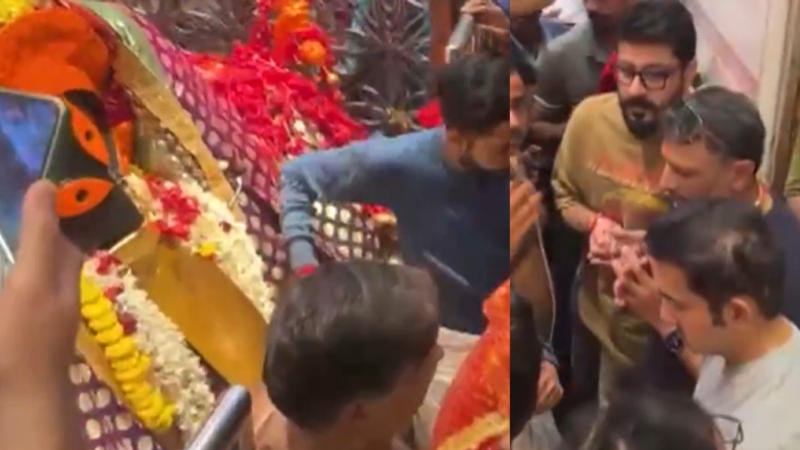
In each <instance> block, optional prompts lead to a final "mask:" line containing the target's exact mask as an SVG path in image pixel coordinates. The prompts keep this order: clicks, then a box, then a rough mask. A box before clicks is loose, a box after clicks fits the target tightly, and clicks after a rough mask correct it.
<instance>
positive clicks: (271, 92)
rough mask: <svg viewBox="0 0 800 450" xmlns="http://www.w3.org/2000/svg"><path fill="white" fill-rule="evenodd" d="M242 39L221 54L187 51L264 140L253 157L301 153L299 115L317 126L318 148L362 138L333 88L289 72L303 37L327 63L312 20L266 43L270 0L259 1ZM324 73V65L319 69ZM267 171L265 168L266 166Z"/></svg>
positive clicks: (323, 39)
mask: <svg viewBox="0 0 800 450" xmlns="http://www.w3.org/2000/svg"><path fill="white" fill-rule="evenodd" d="M256 14H257V16H256V19H255V23H254V24H253V27H252V29H251V36H250V39H249V41H248V42H247V43H246V44H237V45H236V46H235V47H234V49H233V51H232V52H231V54H230V55H229V56H227V57H225V58H221V59H220V58H215V57H213V56H209V55H193V57H192V58H193V62H194V63H195V64H196V65H197V66H198V67H199V68H200V69H201V70H202V71H203V72H204V74H205V76H206V78H207V80H208V81H210V82H211V84H212V86H213V87H214V89H215V90H216V92H217V93H218V94H219V95H221V96H224V97H227V98H228V99H229V100H230V101H231V103H232V104H233V105H234V106H235V108H236V110H237V111H238V113H239V114H240V115H241V116H242V117H243V119H244V122H245V126H246V127H247V128H248V131H250V132H252V133H254V134H256V135H258V136H259V137H261V138H262V139H263V141H264V145H263V146H262V148H260V149H258V150H259V155H258V156H259V159H260V160H263V161H264V164H266V165H268V166H271V165H272V164H274V162H275V161H281V160H283V158H284V157H286V156H289V155H297V154H301V153H303V152H304V151H305V150H306V148H307V146H308V144H307V143H306V142H305V141H304V140H303V139H302V137H300V136H299V135H298V134H299V133H296V132H295V130H294V129H293V124H294V122H295V120H298V119H302V120H303V122H304V124H305V125H307V126H310V128H311V130H309V131H312V130H316V131H319V136H314V137H315V138H321V139H320V141H319V142H317V146H318V147H319V148H331V147H339V146H343V145H346V144H347V143H349V142H351V141H353V140H358V139H363V138H366V136H367V132H366V130H365V129H364V127H363V126H361V125H360V124H359V123H358V122H356V121H355V120H353V119H352V118H351V117H349V116H348V115H347V114H346V113H345V112H344V111H343V110H342V107H341V103H342V95H341V92H339V91H338V89H335V88H333V87H330V88H327V89H322V88H320V86H319V85H318V82H322V83H321V84H325V82H326V80H321V79H320V80H314V79H312V78H308V77H306V76H303V75H301V74H300V73H297V72H295V71H292V70H291V69H290V68H289V67H288V66H290V65H293V64H296V63H297V61H298V59H297V49H298V47H299V45H300V43H302V42H303V41H306V40H317V41H319V42H320V43H321V44H322V45H323V46H324V47H325V48H326V50H328V56H327V58H328V63H329V64H331V63H332V62H333V60H332V56H331V52H330V51H329V48H330V44H329V42H330V38H329V37H328V36H327V35H326V34H325V33H324V31H322V29H321V28H319V27H318V26H317V25H314V24H312V25H311V26H310V27H308V28H304V29H302V30H298V31H297V32H295V33H293V35H292V39H291V41H290V42H289V43H288V44H286V45H285V46H282V48H280V49H273V48H271V47H270V44H271V23H270V16H271V14H272V3H271V1H270V0H261V1H259V3H258V8H257V13H256ZM320 72H321V74H320V75H327V69H325V68H323V69H321V70H320ZM266 172H267V173H270V171H269V170H267V171H266Z"/></svg>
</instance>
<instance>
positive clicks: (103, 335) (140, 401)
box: [81, 277, 176, 432]
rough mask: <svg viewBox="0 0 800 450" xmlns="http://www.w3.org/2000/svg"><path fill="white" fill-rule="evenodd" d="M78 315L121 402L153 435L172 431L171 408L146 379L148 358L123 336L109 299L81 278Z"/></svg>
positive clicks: (170, 403) (172, 412)
mask: <svg viewBox="0 0 800 450" xmlns="http://www.w3.org/2000/svg"><path fill="white" fill-rule="evenodd" d="M81 316H82V317H83V320H84V321H85V322H86V323H87V325H88V327H89V329H90V331H91V333H92V335H93V337H94V340H95V341H96V342H97V343H98V344H100V345H101V346H102V347H103V350H104V353H105V356H106V358H107V359H108V361H109V362H110V363H111V368H112V369H113V374H114V379H115V380H116V381H117V383H118V384H119V385H120V388H121V389H122V392H123V393H124V400H125V402H126V404H127V405H128V406H129V407H130V409H131V411H132V412H133V413H134V415H136V417H138V418H139V420H141V421H142V423H143V424H144V426H146V427H147V428H148V429H150V430H153V431H156V432H164V431H167V430H169V429H170V428H172V424H173V421H174V420H175V412H176V411H175V405H174V404H173V403H172V402H170V401H169V400H167V399H166V398H165V397H164V394H163V393H162V392H161V390H160V389H159V388H157V387H154V386H153V385H152V384H151V383H150V381H149V380H148V376H149V374H150V358H149V357H148V356H147V355H144V354H142V353H141V352H140V351H139V349H138V348H137V347H136V343H135V342H134V341H133V339H131V338H130V337H129V336H125V335H124V332H123V329H122V324H121V323H120V322H119V318H118V317H117V312H116V310H115V309H114V305H113V303H111V300H109V299H108V297H106V296H105V295H104V294H103V292H102V290H101V289H100V287H99V286H97V285H96V284H95V283H92V282H91V281H89V280H87V279H86V278H84V277H81Z"/></svg>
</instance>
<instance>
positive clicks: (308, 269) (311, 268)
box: [294, 264, 317, 278]
mask: <svg viewBox="0 0 800 450" xmlns="http://www.w3.org/2000/svg"><path fill="white" fill-rule="evenodd" d="M316 271H317V265H316V264H306V265H305V266H303V267H301V268H299V269H297V270H296V271H295V272H294V274H295V275H296V276H297V278H305V277H307V276H309V275H311V274H312V273H314V272H316Z"/></svg>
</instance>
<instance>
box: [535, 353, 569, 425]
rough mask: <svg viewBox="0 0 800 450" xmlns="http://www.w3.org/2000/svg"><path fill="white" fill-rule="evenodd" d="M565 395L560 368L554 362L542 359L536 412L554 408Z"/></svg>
mask: <svg viewBox="0 0 800 450" xmlns="http://www.w3.org/2000/svg"><path fill="white" fill-rule="evenodd" d="M563 395H564V389H563V388H562V387H561V382H560V381H559V379H558V370H556V367H555V366H554V365H553V364H552V363H550V362H548V361H542V370H541V372H540V373H539V386H538V389H537V399H536V412H535V414H539V413H542V412H545V411H549V410H551V409H553V408H554V407H555V406H556V405H557V404H558V402H560V401H561V396H563Z"/></svg>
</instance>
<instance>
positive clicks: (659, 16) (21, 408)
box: [0, 0, 800, 450]
mask: <svg viewBox="0 0 800 450" xmlns="http://www.w3.org/2000/svg"><path fill="white" fill-rule="evenodd" d="M479 3H481V2H480V1H474V2H470V5H469V7H470V8H471V11H477V12H476V14H477V15H479V16H481V15H482V16H487V17H488V16H491V17H492V19H491V20H492V22H493V23H497V14H498V11H500V14H503V17H506V16H507V21H508V25H509V27H508V33H509V38H510V39H509V42H510V45H511V48H510V50H511V51H510V62H509V58H508V57H507V55H505V54H489V53H480V52H479V53H478V54H475V55H470V56H465V57H462V58H459V59H458V60H456V61H453V62H451V63H449V64H448V65H446V66H445V67H444V69H443V70H442V71H441V72H440V73H439V74H438V78H437V83H436V95H437V97H438V99H439V104H440V105H441V113H442V118H443V121H444V125H443V126H441V127H439V128H435V129H431V130H427V131H422V132H417V133H411V134H406V135H402V136H399V137H394V138H384V137H377V138H371V139H368V140H366V141H362V142H358V143H355V144H352V145H350V146H348V147H345V148H341V149H337V150H330V151H325V152H316V153H310V154H307V155H304V156H301V157H298V158H296V159H294V160H292V161H291V162H289V163H286V164H284V165H283V167H282V171H281V193H280V202H281V225H282V230H283V233H284V234H285V236H286V237H287V242H286V249H287V254H288V258H289V261H290V264H291V267H292V269H293V270H294V272H295V277H294V278H295V279H294V281H293V282H292V283H291V285H290V286H289V287H288V288H287V289H286V290H285V291H284V292H283V295H281V298H280V300H279V304H278V306H277V309H276V311H275V314H274V315H273V317H272V320H271V323H270V324H269V336H268V349H267V355H266V361H265V366H264V374H265V376H264V384H265V392H266V396H267V398H266V399H265V401H266V402H267V403H268V404H269V405H270V407H269V408H268V410H269V411H270V413H269V415H268V416H266V417H259V418H258V421H257V423H255V426H254V436H253V437H252V439H250V441H251V442H249V443H247V444H246V445H247V446H251V447H253V448H255V449H260V450H264V449H280V450H330V449H344V450H390V449H393V450H396V449H408V448H414V449H426V448H431V446H433V445H434V444H435V445H436V447H435V450H438V449H451V448H452V449H456V450H467V449H472V448H514V449H519V450H560V449H562V448H563V449H567V450H573V449H575V450H577V449H597V450H678V449H681V450H683V449H688V450H790V449H797V448H800V421H797V420H796V419H795V418H794V417H793V414H792V413H791V411H792V402H793V400H792V399H793V398H794V395H795V394H797V393H800V330H798V328H797V323H798V320H800V306H799V305H800V304H796V300H795V299H793V295H794V293H795V292H800V284H799V283H800V279H798V278H795V277H794V276H793V274H794V273H795V272H797V271H798V270H800V222H798V219H797V217H796V215H795V214H793V212H792V210H791V209H790V208H789V206H787V204H786V202H785V201H784V199H783V197H782V196H781V195H777V194H773V193H772V192H771V190H770V188H769V187H768V185H767V184H765V183H764V182H762V181H761V180H760V179H759V177H758V171H759V168H760V166H761V163H762V160H763V159H764V153H765V134H766V132H765V126H764V123H763V120H762V118H761V117H760V114H759V111H758V109H757V108H756V106H755V105H754V104H753V103H752V101H751V100H750V99H748V98H747V97H746V96H745V95H743V94H740V93H737V92H734V91H732V90H730V89H727V88H725V87H720V86H712V85H708V86H705V85H703V84H702V83H701V79H702V77H701V76H700V74H698V64H697V57H696V47H697V32H696V28H695V24H694V20H693V18H692V15H691V14H690V12H689V11H688V9H687V8H686V7H685V6H684V5H683V4H682V3H681V2H678V1H675V0H585V1H584V4H585V7H586V11H587V13H588V20H587V21H586V22H583V23H580V24H577V25H575V26H573V27H571V28H569V29H568V31H565V30H561V31H560V32H561V34H560V35H559V36H558V37H554V36H553V34H558V33H557V32H555V31H553V29H550V30H549V31H548V30H545V29H540V28H539V27H540V24H543V23H545V22H546V20H545V19H546V18H545V17H543V16H542V8H543V7H544V6H545V4H546V3H548V2H541V1H520V2H519V3H516V2H515V1H514V0H512V2H511V4H509V2H507V1H506V2H499V3H498V4H493V3H491V4H490V3H488V2H484V3H485V4H479ZM531 27H534V29H532V28H531ZM501 32H502V30H501ZM507 80H508V81H507ZM506 82H508V84H506ZM506 109H508V111H509V116H508V119H506V116H505V113H506V111H505V110H506ZM54 198H55V189H54V187H53V186H52V185H51V184H49V183H48V182H38V183H36V184H34V185H33V186H32V187H31V188H30V190H29V192H28V195H27V197H26V199H25V203H24V205H23V223H22V227H21V230H22V235H21V237H20V243H19V248H18V258H17V263H16V265H15V266H14V267H13V269H12V271H11V274H10V275H9V277H8V279H7V280H6V281H5V283H4V284H3V288H2V293H0V448H9V449H10V448H14V449H28V448H30V449H34V448H35V449H44V450H48V449H82V448H84V447H83V446H82V436H81V430H82V427H80V426H77V425H76V424H75V423H74V422H75V417H76V415H75V414H74V411H73V409H74V407H75V405H74V404H72V403H73V400H72V398H73V397H72V396H71V394H70V392H69V391H70V389H71V388H70V386H69V385H68V384H66V380H65V377H64V373H65V371H66V368H67V366H68V364H69V359H70V358H69V357H70V356H71V355H72V354H73V352H74V348H73V344H74V342H75V335H76V333H77V328H78V323H79V317H78V304H79V302H78V280H79V274H80V267H81V262H82V256H81V254H80V252H79V250H78V249H76V248H75V247H74V245H72V244H71V243H70V242H69V241H68V240H67V239H66V238H64V236H63V235H62V233H61V232H60V230H59V227H58V218H57V217H56V215H55V211H54ZM317 200H322V201H333V202H362V203H370V204H380V205H383V206H386V207H388V208H390V209H391V210H392V211H393V212H394V214H395V215H396V217H397V229H398V239H399V247H398V248H399V256H400V258H401V260H402V261H403V264H390V263H383V262H370V261H349V262H322V263H320V261H319V258H318V256H317V255H315V252H314V245H313V240H314V225H313V223H314V206H313V205H314V202H315V201H317ZM506 283H510V284H508V285H507V284H506ZM498 286H501V288H500V290H497V288H498ZM504 286H508V287H509V288H508V289H505V288H504ZM493 293H494V294H493ZM487 298H489V299H490V300H486V299H487ZM485 300H486V301H485ZM492 301H497V302H499V304H501V305H505V306H506V309H504V308H502V307H501V308H496V307H495V306H496V305H495V304H494V303H492ZM498 312H499V313H500V314H507V315H508V321H507V327H505V326H504V325H503V324H502V323H500V322H498V321H496V319H493V317H494V318H496V316H492V314H498ZM487 319H488V320H487ZM501 322H502V321H501ZM487 323H488V325H487ZM481 334H483V337H484V338H483V339H482V338H481V337H480V336H481ZM498 336H500V337H499V338H497V337H498ZM503 336H505V338H503ZM487 337H488V338H487ZM496 338H497V339H496ZM498 343H499V344H498ZM493 345H494V346H496V345H501V346H505V347H506V348H505V350H506V351H505V352H504V351H502V349H501V348H494V347H492V346H493ZM509 348H510V353H509ZM471 352H472V357H470V353H471ZM475 355H478V356H477V357H476V356H475ZM485 355H489V356H488V357H485ZM482 358H483V359H482ZM462 361H468V362H467V363H464V364H463V365H462ZM480 363H485V365H486V366H491V365H492V364H495V367H494V368H495V369H496V368H497V367H501V368H504V369H505V370H507V371H508V379H507V381H506V382H505V383H499V384H498V385H497V386H495V385H494V384H492V386H491V389H486V390H483V391H480V392H481V394H480V397H481V398H480V399H477V400H479V401H481V402H483V406H486V405H489V406H488V408H490V409H491V408H494V409H495V411H491V413H492V414H489V415H487V416H486V417H489V418H491V419H492V420H494V421H492V422H491V423H490V425H487V426H486V427H485V428H479V429H477V430H479V431H476V432H474V433H473V435H475V434H481V433H484V432H485V433H486V434H481V435H480V436H478V438H479V439H478V441H475V442H470V443H468V444H463V445H462V446H459V445H458V444H454V442H455V443H458V442H468V441H463V440H459V439H465V438H464V437H463V436H460V435H458V433H451V434H448V430H445V436H444V440H443V438H442V436H432V434H435V433H434V429H437V430H440V431H441V430H444V429H445V428H446V427H447V426H449V424H450V422H447V423H445V422H442V420H444V419H442V418H443V417H444V418H448V417H449V418H452V417H456V416H454V415H453V414H452V411H449V410H448V408H464V406H463V405H464V404H466V403H464V402H451V401H452V399H453V398H454V396H456V397H458V396H461V397H465V396H469V395H472V394H471V393H474V392H478V391H479V389H477V388H474V386H473V388H471V387H470V385H469V383H472V382H474V383H495V382H496V381H497V380H496V379H491V380H490V379H489V376H488V375H486V376H479V375H475V376H471V374H465V373H466V372H465V371H467V370H476V369H475V367H476V364H480ZM477 372H479V373H480V374H484V375H485V374H488V373H489V372H488V371H485V372H481V371H480V370H478V371H477ZM494 373H496V372H494ZM503 384H504V385H503ZM448 389H451V390H452V393H451V395H447V394H446V392H447V390H448ZM461 400H463V398H462V399H461ZM477 400H476V401H477ZM453 405H456V406H453ZM467 409H469V408H467ZM476 411H477V410H476ZM459 412H460V414H461V415H462V416H463V415H465V414H468V413H469V412H470V411H467V410H466V409H463V410H459ZM495 413H496V414H495ZM437 416H438V417H439V420H440V421H439V423H436V422H437ZM498 417H499V419H497V418H498ZM472 419H473V418H472V417H467V418H466V419H465V420H464V422H470V421H473V420H472ZM474 419H476V420H474V421H473V422H478V420H477V419H480V417H475V418H474ZM448 420H449V419H448ZM469 425H470V424H469V423H465V426H469ZM44 430H46V432H43V431H44ZM492 433H493V434H492ZM453 436H457V437H458V439H454V438H453ZM473 437H475V436H473ZM443 442H444V443H443ZM512 442H513V443H512ZM487 443H488V444H487ZM489 444H490V445H495V446H496V447H480V445H489ZM243 445H245V444H243ZM468 445H474V447H473V446H468Z"/></svg>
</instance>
